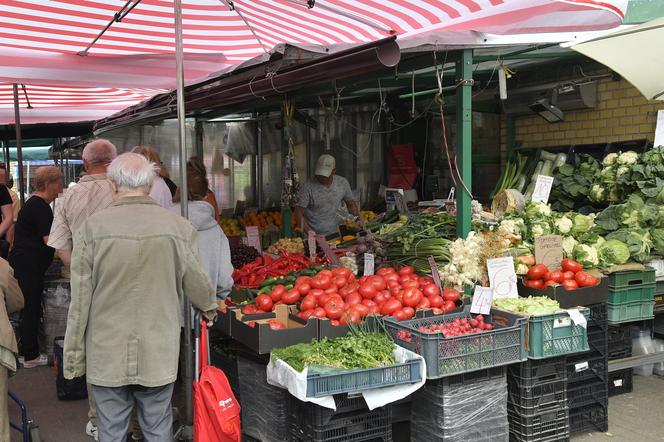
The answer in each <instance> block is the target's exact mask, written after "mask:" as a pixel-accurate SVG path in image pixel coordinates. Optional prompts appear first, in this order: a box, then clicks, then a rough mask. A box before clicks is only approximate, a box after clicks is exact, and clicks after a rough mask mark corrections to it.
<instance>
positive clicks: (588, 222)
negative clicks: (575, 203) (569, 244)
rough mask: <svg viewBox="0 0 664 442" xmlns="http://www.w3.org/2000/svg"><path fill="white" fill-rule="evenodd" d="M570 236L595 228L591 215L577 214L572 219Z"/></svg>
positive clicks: (593, 218)
mask: <svg viewBox="0 0 664 442" xmlns="http://www.w3.org/2000/svg"><path fill="white" fill-rule="evenodd" d="M572 223H573V225H572V229H571V233H572V235H575V236H576V235H579V234H581V233H586V232H588V231H589V230H590V229H592V228H593V227H594V226H595V217H594V216H591V215H581V214H580V213H577V214H576V215H574V216H573V217H572Z"/></svg>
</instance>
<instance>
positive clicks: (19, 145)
mask: <svg viewBox="0 0 664 442" xmlns="http://www.w3.org/2000/svg"><path fill="white" fill-rule="evenodd" d="M14 126H15V129H16V161H17V162H18V196H19V198H20V200H21V207H23V204H25V195H24V194H25V182H24V178H23V140H22V139H21V109H20V108H19V105H18V84H16V83H14Z"/></svg>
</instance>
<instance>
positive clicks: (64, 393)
mask: <svg viewBox="0 0 664 442" xmlns="http://www.w3.org/2000/svg"><path fill="white" fill-rule="evenodd" d="M64 343H65V338H64V336H58V337H56V338H55V339H54V340H53V365H54V366H55V372H56V379H55V389H56V391H57V394H58V399H60V400H62V401H76V400H79V399H86V398H87V397H88V387H87V385H86V383H85V376H80V377H77V378H74V379H65V376H64V373H63V368H62V357H63V356H62V354H63V349H64Z"/></svg>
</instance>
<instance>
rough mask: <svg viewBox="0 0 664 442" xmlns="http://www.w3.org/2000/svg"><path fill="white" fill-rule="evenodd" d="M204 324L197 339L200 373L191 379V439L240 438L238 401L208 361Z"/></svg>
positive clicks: (235, 441)
mask: <svg viewBox="0 0 664 442" xmlns="http://www.w3.org/2000/svg"><path fill="white" fill-rule="evenodd" d="M208 350H209V348H208V340H207V329H206V324H205V322H204V321H202V325H201V337H200V339H199V342H198V358H197V359H198V360H197V361H196V363H197V364H199V367H200V377H199V379H198V380H195V381H194V392H193V395H194V441H195V442H241V440H242V430H241V428H240V404H239V403H238V401H237V399H235V395H234V394H233V391H232V390H231V387H230V385H229V384H228V379H227V378H226V375H225V374H224V372H223V371H221V370H219V369H218V368H217V367H213V366H211V365H209V363H208Z"/></svg>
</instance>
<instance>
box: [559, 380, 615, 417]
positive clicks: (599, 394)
mask: <svg viewBox="0 0 664 442" xmlns="http://www.w3.org/2000/svg"><path fill="white" fill-rule="evenodd" d="M608 400H609V390H608V386H607V383H606V381H595V382H584V383H581V384H579V385H576V386H568V387H567V404H568V405H569V409H570V411H574V410H577V409H579V408H582V407H586V406H588V405H595V404H601V405H605V406H607V405H608Z"/></svg>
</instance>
